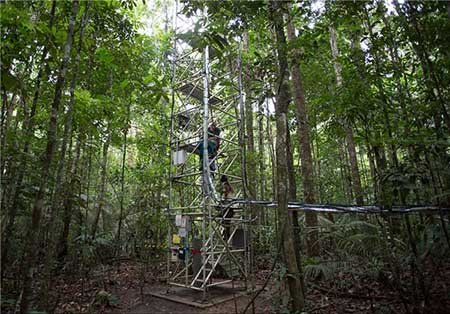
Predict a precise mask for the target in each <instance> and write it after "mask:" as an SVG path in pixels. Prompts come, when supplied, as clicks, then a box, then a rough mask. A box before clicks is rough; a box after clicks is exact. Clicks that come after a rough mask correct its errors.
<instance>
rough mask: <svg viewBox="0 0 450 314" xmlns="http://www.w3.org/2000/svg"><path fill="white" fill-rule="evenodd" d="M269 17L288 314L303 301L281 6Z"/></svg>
mask: <svg viewBox="0 0 450 314" xmlns="http://www.w3.org/2000/svg"><path fill="white" fill-rule="evenodd" d="M269 5H270V13H271V17H272V20H273V22H274V25H275V32H276V38H277V45H276V46H277V55H278V66H279V86H278V91H277V100H276V107H275V114H276V117H277V119H276V123H277V145H276V154H277V201H278V210H277V212H278V215H279V230H280V232H281V239H282V243H283V253H284V254H283V257H284V261H285V263H286V266H287V269H288V272H289V275H288V278H287V282H288V286H289V291H290V295H291V299H292V310H293V311H294V312H302V310H303V308H304V305H305V300H304V292H303V284H302V277H301V273H300V261H298V260H297V257H296V252H295V244H294V238H295V237H294V231H293V228H292V218H291V215H289V213H288V206H287V205H288V199H287V193H288V186H289V184H288V180H287V176H288V173H287V147H288V143H287V132H288V130H287V127H286V126H287V112H288V105H289V94H288V90H289V85H288V79H289V72H288V60H287V51H286V48H287V42H286V37H285V33H284V29H283V24H284V22H283V14H282V11H281V5H282V3H281V2H279V1H270V4H269Z"/></svg>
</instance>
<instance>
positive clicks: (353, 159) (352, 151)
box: [329, 25, 364, 205]
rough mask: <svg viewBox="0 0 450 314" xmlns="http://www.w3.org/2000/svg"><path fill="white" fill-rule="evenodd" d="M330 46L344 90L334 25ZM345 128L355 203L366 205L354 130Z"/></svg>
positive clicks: (344, 121)
mask: <svg viewBox="0 0 450 314" xmlns="http://www.w3.org/2000/svg"><path fill="white" fill-rule="evenodd" d="M329 30H330V46H331V55H332V56H333V64H334V72H335V74H336V85H337V87H338V89H340V88H342V84H343V79H342V66H341V64H340V63H339V61H338V58H339V48H338V43H337V34H336V29H335V28H334V26H333V25H330V27H329ZM342 123H343V127H344V130H345V140H346V142H347V151H348V156H349V160H350V171H351V176H352V180H351V182H352V189H353V192H354V193H355V201H356V203H357V204H359V205H362V204H364V195H363V191H362V187H361V177H360V175H359V169H358V159H357V156H356V145H355V138H354V136H353V129H352V127H351V126H350V123H349V122H348V121H346V119H345V118H344V120H343V121H342Z"/></svg>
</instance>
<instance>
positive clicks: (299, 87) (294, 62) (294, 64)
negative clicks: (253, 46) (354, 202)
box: [288, 19, 320, 256]
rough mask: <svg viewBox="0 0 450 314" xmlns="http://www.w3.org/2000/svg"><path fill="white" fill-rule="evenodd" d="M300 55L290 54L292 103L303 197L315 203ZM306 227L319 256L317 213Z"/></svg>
mask: <svg viewBox="0 0 450 314" xmlns="http://www.w3.org/2000/svg"><path fill="white" fill-rule="evenodd" d="M288 38H289V41H290V42H293V41H295V40H296V35H295V29H294V26H293V24H292V20H291V19H289V21H288ZM299 64H300V54H299V51H298V49H293V50H292V54H291V74H292V84H293V90H294V103H295V107H296V117H297V123H298V125H297V132H298V139H299V143H300V157H301V161H302V163H301V169H302V178H303V197H304V200H305V202H306V203H310V204H311V203H315V200H316V199H315V192H314V173H313V169H314V165H313V160H312V153H311V141H310V127H309V119H308V111H307V108H306V101H305V92H304V89H303V84H302V79H301V74H300V68H299ZM305 218H306V226H307V227H308V228H310V230H309V231H308V232H307V250H308V254H309V255H310V256H317V255H319V251H320V245H319V233H318V230H317V226H318V220H317V213H315V212H306V213H305Z"/></svg>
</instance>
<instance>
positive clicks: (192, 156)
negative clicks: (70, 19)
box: [167, 1, 253, 300]
mask: <svg viewBox="0 0 450 314" xmlns="http://www.w3.org/2000/svg"><path fill="white" fill-rule="evenodd" d="M178 5H179V4H178V1H177V2H176V4H175V10H174V23H173V31H174V37H173V51H172V54H171V58H172V60H171V61H172V82H171V83H172V84H171V86H172V103H171V129H170V153H171V158H170V170H169V177H170V178H169V180H170V184H169V206H168V208H167V217H168V221H169V228H168V239H167V241H168V244H169V248H170V252H169V253H168V258H167V278H168V284H169V285H170V286H178V287H184V288H190V289H193V290H196V291H201V292H203V300H206V298H207V291H208V289H209V288H211V287H214V286H218V285H224V284H228V283H230V282H231V283H232V285H233V287H234V283H235V282H234V280H235V279H237V278H239V279H242V282H243V283H244V287H245V288H246V289H247V288H250V286H249V285H248V281H249V280H252V278H253V276H252V254H251V243H250V242H251V241H250V239H251V237H250V235H251V222H252V217H251V213H250V211H249V210H248V206H247V205H246V204H239V203H236V202H233V201H231V200H228V201H227V200H222V199H221V198H220V195H219V193H218V192H217V186H218V183H219V178H220V177H221V176H223V175H225V176H226V177H227V178H229V182H230V183H231V184H232V185H233V188H234V190H235V198H245V197H246V192H245V184H244V175H245V171H244V167H245V163H244V161H245V145H244V138H245V137H244V129H245V128H244V127H243V125H242V124H243V123H244V109H243V108H244V98H243V97H244V95H243V86H242V69H241V42H239V43H237V44H238V45H237V46H238V50H239V51H238V52H237V53H236V54H235V59H233V58H228V59H225V60H224V59H219V58H218V57H217V56H214V55H212V56H211V55H210V52H211V51H212V52H213V53H214V50H213V48H211V47H210V46H209V45H205V46H203V49H198V48H196V47H195V45H193V44H192V42H193V41H195V39H198V37H197V38H196V37H191V38H189V36H188V35H192V32H191V31H192V28H193V27H194V26H195V27H194V30H197V31H198V32H199V33H201V32H202V29H203V31H204V30H205V29H206V25H207V23H208V20H207V16H208V15H207V12H206V9H205V10H204V11H203V12H200V11H197V12H190V13H191V15H190V16H186V15H184V14H182V13H181V12H183V8H179V7H178ZM180 21H181V23H179V22H180ZM201 22H203V23H201ZM198 26H201V28H199V27H198ZM194 35H196V34H195V32H194ZM202 35H203V34H202ZM229 48H232V47H229ZM224 61H228V64H226V66H224ZM227 68H228V69H227ZM224 82H226V84H224ZM212 123H214V124H219V125H218V127H220V128H223V129H222V133H221V135H220V139H221V145H220V148H219V150H218V151H217V154H216V155H215V156H213V158H211V160H210V158H209V157H208V145H209V142H208V141H209V138H211V137H213V136H218V135H217V134H216V135H213V134H211V133H210V131H209V127H210V125H211V124H212ZM222 134H223V135H222ZM201 144H202V145H201ZM201 146H202V147H203V149H202V151H200V149H199V147H201ZM201 154H203V158H200V155H201ZM175 156H181V157H180V158H181V159H182V160H181V161H180V160H178V159H177V160H176V158H175ZM177 158H178V157H177ZM197 159H200V161H201V164H199V162H198V161H197ZM198 166H200V167H198ZM214 166H215V168H214ZM230 213H232V214H230ZM180 217H182V219H184V221H186V220H187V221H189V223H186V224H185V225H184V227H183V228H180V226H179V225H178V226H177V225H176V224H175V223H174V221H178V222H179V220H180ZM186 217H187V218H186ZM177 219H178V220H177ZM181 229H183V232H181ZM177 231H178V236H180V237H179V238H178V240H177V241H176V242H178V241H179V242H180V243H177V244H176V243H174V242H175V241H174V237H175V236H174V234H175V235H176V234H177ZM194 239H196V241H198V240H201V250H200V252H199V251H198V250H194V249H193V248H192V246H193V245H192V242H193V241H194ZM236 239H237V240H240V242H243V243H241V244H240V245H236V243H235V242H237V241H236ZM176 249H178V252H176ZM194 254H201V265H200V268H198V265H197V268H198V269H196V270H194ZM175 255H177V256H175ZM177 257H178V258H177ZM197 264H198V259H197ZM219 268H221V269H222V270H223V271H224V272H225V274H226V276H225V277H228V278H218V277H224V276H223V275H222V276H217V272H218V269H219ZM251 287H253V284H252V285H251Z"/></svg>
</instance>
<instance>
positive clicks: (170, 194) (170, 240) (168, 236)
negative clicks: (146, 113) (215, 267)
mask: <svg viewBox="0 0 450 314" xmlns="http://www.w3.org/2000/svg"><path fill="white" fill-rule="evenodd" d="M177 11H178V1H175V9H174V12H173V26H172V27H173V55H172V58H173V59H172V80H171V97H172V103H171V108H170V136H169V148H171V147H172V140H173V134H174V117H173V113H174V110H175V81H176V62H177ZM169 151H170V156H169V159H170V166H169V206H168V207H167V246H168V248H169V252H168V254H167V278H168V279H170V278H169V277H170V264H171V254H172V252H171V249H170V248H171V244H172V239H171V233H172V230H171V229H172V228H171V225H170V219H171V215H170V214H171V208H172V207H173V199H172V198H173V187H172V168H173V160H172V150H171V149H170V150H169Z"/></svg>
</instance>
